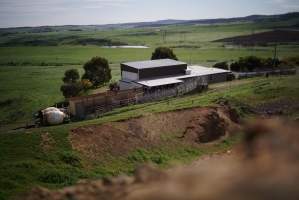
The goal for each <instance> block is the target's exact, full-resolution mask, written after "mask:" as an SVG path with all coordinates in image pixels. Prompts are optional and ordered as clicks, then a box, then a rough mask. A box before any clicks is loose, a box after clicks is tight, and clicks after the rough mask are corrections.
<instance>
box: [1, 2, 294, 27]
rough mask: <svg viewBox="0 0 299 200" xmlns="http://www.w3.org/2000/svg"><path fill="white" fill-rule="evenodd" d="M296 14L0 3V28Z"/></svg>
mask: <svg viewBox="0 0 299 200" xmlns="http://www.w3.org/2000/svg"><path fill="white" fill-rule="evenodd" d="M294 11H299V0H0V27H2V28H3V27H19V26H41V25H89V24H110V23H124V22H144V21H155V20H162V19H209V18H228V17H242V16H247V15H252V14H280V13H287V12H294Z"/></svg>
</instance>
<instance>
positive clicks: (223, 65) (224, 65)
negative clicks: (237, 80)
mask: <svg viewBox="0 0 299 200" xmlns="http://www.w3.org/2000/svg"><path fill="white" fill-rule="evenodd" d="M213 67H214V68H219V69H224V70H229V67H228V64H227V62H219V63H216V64H215V65H214V66H213Z"/></svg>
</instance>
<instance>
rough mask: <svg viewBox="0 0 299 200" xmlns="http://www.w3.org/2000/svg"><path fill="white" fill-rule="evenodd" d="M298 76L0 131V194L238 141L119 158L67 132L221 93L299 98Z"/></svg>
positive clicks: (238, 98) (253, 98)
mask: <svg viewBox="0 0 299 200" xmlns="http://www.w3.org/2000/svg"><path fill="white" fill-rule="evenodd" d="M298 81H299V76H290V77H274V78H268V79H264V78H255V79H249V80H244V81H241V82H240V84H234V83H232V84H231V83H228V84H226V86H224V87H221V89H213V90H210V91H208V92H206V93H202V94H195V95H190V96H186V97H181V98H176V99H170V100H166V101H161V102H156V103H148V104H143V105H135V106H130V107H126V108H121V109H117V110H115V111H113V112H111V113H108V114H106V116H104V117H103V118H100V119H96V120H91V121H84V122H79V123H72V124H67V125H62V126H57V127H48V128H41V129H34V130H26V131H17V132H13V133H6V134H0V160H1V163H0V168H1V171H0V188H1V190H0V198H3V199H4V198H6V197H11V196H12V195H15V194H17V193H19V192H22V191H25V190H27V189H29V188H31V187H32V186H34V185H42V186H46V187H49V188H57V187H62V186H65V185H70V184H73V183H75V182H76V181H77V180H78V179H82V178H99V177H103V176H109V175H117V174H120V173H131V172H132V170H133V169H134V167H135V166H136V165H138V164H140V163H141V162H147V161H151V162H154V163H156V164H158V165H160V166H162V167H164V166H168V165H169V164H171V163H174V162H176V161H180V162H182V161H183V162H184V161H185V162H186V161H190V160H192V159H194V158H195V157H198V156H200V155H203V154H209V153H212V152H218V151H223V150H225V149H228V148H230V147H231V146H232V145H233V144H234V143H235V142H237V141H238V137H237V138H236V137H234V138H230V139H228V140H226V141H224V142H223V143H220V144H217V145H212V146H201V147H190V146H184V145H181V146H178V145H177V146H175V147H174V146H171V145H165V146H163V147H158V148H155V149H137V150H136V151H134V152H132V153H131V154H129V155H126V156H123V157H109V156H108V157H107V158H106V159H104V160H97V161H88V160H86V159H84V158H83V157H81V155H80V154H78V153H77V152H75V151H74V150H72V148H71V146H70V144H69V141H68V132H69V130H70V129H72V128H75V127H78V126H83V125H89V124H99V123H103V122H107V121H116V120H120V119H128V118H131V117H136V116H140V115H141V114H143V115H146V114H148V113H155V112H164V111H169V110H176V109H181V108H189V107H197V106H206V105H211V104H213V103H214V102H215V101H216V100H217V99H219V98H227V99H229V100H230V101H232V102H233V103H234V104H235V105H236V107H237V108H240V107H239V106H238V105H239V103H240V102H242V103H246V104H249V105H258V104H260V103H262V102H265V101H272V100H277V99H291V98H292V99H294V100H297V101H299V85H298V84H294V83H296V82H298ZM215 88H217V87H215ZM294 112H295V113H289V114H290V116H291V117H298V112H297V113H296V111H294ZM42 133H48V134H49V137H50V138H51V141H53V142H52V145H51V146H52V148H49V149H47V150H43V149H42V145H41V134H42Z"/></svg>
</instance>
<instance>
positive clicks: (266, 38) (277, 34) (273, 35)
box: [214, 30, 299, 45]
mask: <svg viewBox="0 0 299 200" xmlns="http://www.w3.org/2000/svg"><path fill="white" fill-rule="evenodd" d="M214 42H226V43H232V44H237V45H266V44H268V43H290V42H299V31H294V30H274V31H267V32H262V33H256V34H252V35H244V36H237V37H231V38H224V39H221V40H216V41H214Z"/></svg>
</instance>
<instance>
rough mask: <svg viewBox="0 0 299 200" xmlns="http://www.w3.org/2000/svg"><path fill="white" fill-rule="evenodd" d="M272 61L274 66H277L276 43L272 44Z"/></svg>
mask: <svg viewBox="0 0 299 200" xmlns="http://www.w3.org/2000/svg"><path fill="white" fill-rule="evenodd" d="M273 62H274V63H273V65H274V67H277V44H275V45H274V56H273Z"/></svg>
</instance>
